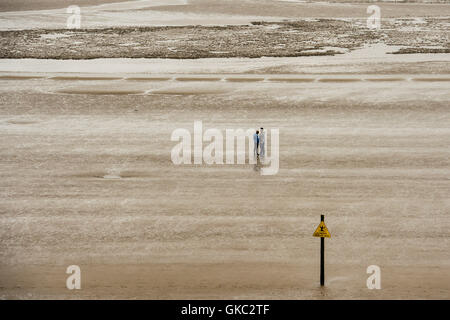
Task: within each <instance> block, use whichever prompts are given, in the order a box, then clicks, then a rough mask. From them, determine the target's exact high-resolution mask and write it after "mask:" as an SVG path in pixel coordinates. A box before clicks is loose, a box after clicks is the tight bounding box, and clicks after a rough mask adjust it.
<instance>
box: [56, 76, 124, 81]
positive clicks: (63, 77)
mask: <svg viewBox="0 0 450 320" xmlns="http://www.w3.org/2000/svg"><path fill="white" fill-rule="evenodd" d="M49 79H51V80H64V81H80V80H83V81H85V80H86V81H96V80H121V79H122V78H121V77H72V76H58V77H51V78H49Z"/></svg>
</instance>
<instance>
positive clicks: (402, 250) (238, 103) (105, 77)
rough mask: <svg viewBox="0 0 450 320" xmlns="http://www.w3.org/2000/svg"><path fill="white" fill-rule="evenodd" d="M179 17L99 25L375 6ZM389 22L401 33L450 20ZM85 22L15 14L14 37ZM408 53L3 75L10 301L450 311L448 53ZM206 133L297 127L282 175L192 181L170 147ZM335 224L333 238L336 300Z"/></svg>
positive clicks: (248, 6)
mask: <svg viewBox="0 0 450 320" xmlns="http://www.w3.org/2000/svg"><path fill="white" fill-rule="evenodd" d="M147 2H152V3H153V4H155V3H157V1H147ZM170 2H171V4H173V6H161V5H158V6H156V7H155V6H153V7H146V6H143V5H142V3H143V2H140V1H139V2H138V1H136V2H133V4H132V5H130V4H107V5H104V6H101V7H95V6H93V7H85V8H83V12H84V13H83V21H84V22H83V23H85V24H84V26H85V27H87V28H99V27H100V28H101V27H105V26H114V27H117V26H126V25H139V26H146V25H187V24H201V25H208V24H214V25H217V24H243V23H244V24H245V23H249V22H250V21H258V20H255V19H263V20H266V21H269V20H271V19H274V20H277V21H279V20H280V16H281V18H286V17H288V18H289V17H291V16H292V15H294V16H295V17H296V18H297V17H298V14H300V13H301V15H302V16H304V17H314V15H316V14H318V13H319V14H320V15H322V14H323V15H325V16H327V17H330V16H336V15H337V16H342V17H347V16H349V15H350V16H356V17H360V15H362V16H363V17H364V16H365V15H366V11H365V10H366V7H367V4H362V5H351V6H350V5H342V4H324V3H322V4H315V5H310V4H289V7H286V6H280V5H274V2H275V1H265V2H264V3H263V4H261V2H260V1H258V5H256V6H255V2H237V1H227V3H229V4H233V5H232V6H226V5H224V3H223V2H220V1H209V2H206V1H189V3H188V5H184V4H180V3H178V2H183V1H175V0H174V1H170ZM4 3H8V2H4ZM39 3H42V2H39ZM61 3H64V2H61ZM90 3H91V4H95V3H94V2H90ZM19 4H20V2H17V3H16V7H15V8H18V6H19ZM380 5H381V6H382V10H383V12H384V13H385V14H386V15H385V17H389V16H404V15H409V17H411V16H412V15H416V14H418V15H420V16H442V14H443V12H446V11H445V10H446V8H447V6H442V5H423V6H422V5H413V4H412V5H409V4H408V5H401V6H394V5H393V4H380ZM236 6H237V7H236ZM325 7H326V8H327V10H324V8H325ZM306 8H309V9H308V10H306ZM343 8H347V9H346V10H344V9H343ZM275 9H276V10H275ZM328 9H329V10H328ZM385 9H386V10H385ZM418 9H420V10H418ZM17 10H21V9H17ZM233 10H239V14H237V12H235V11H233ZM275 14H276V15H277V16H276V17H272V15H275ZM66 19H67V14H66V13H65V10H64V9H56V10H46V11H29V12H8V13H2V14H1V15H0V30H10V29H42V28H64V27H65V21H66ZM414 21H416V22H417V23H418V24H421V21H422V20H421V19H418V20H414ZM442 21H443V23H445V21H446V20H445V19H443V20H442ZM438 29H439V28H438ZM439 31H440V32H442V30H441V29H439ZM43 32H44V31H43ZM430 34H431V33H430ZM411 39H416V37H412V38H408V39H407V40H408V41H409V40H411ZM50 40H52V39H51V38H50ZM125 40H126V39H125ZM439 40H441V38H440V37H439ZM52 41H53V40H52ZM98 44H99V43H98V42H97V43H96V45H98ZM391 44H395V43H391ZM12 47H14V46H12ZM12 47H11V48H12ZM94 47H95V45H94ZM391 49H393V47H389V46H387V45H386V44H383V43H378V44H377V45H375V46H363V47H362V48H361V49H360V50H354V51H352V52H349V53H348V52H347V53H345V54H342V55H336V56H334V57H325V56H324V57H292V58H276V57H270V58H269V57H263V58H259V59H249V58H240V57H236V58H229V59H224V58H212V59H196V60H192V59H185V60H176V59H124V58H118V59H92V60H77V61H71V60H50V59H46V60H39V59H23V60H20V59H0V135H1V137H2V139H1V140H0V158H1V159H2V161H1V166H0V175H1V176H2V179H1V182H0V199H1V201H0V225H1V228H0V298H3V299H11V298H20V299H31V298H36V299H80V298H87V299H118V298H124V299H260V298H267V299H280V298H281V299H346V298H347V299H449V298H450V276H449V275H450V272H449V271H450V252H449V250H448V248H449V246H450V231H449V230H450V217H449V212H450V201H449V199H448V194H449V192H450V129H449V123H450V113H449V110H448V104H449V100H450V93H449V92H450V91H449V90H448V89H449V83H450V81H449V80H450V71H449V55H448V54H442V53H441V54H407V55H404V54H401V55H393V54H387V53H386V52H388V50H391ZM398 49H401V48H396V50H398ZM120 56H121V57H122V55H120ZM197 120H201V121H203V126H204V128H205V129H208V128H217V129H220V130H225V129H237V128H242V129H248V128H256V127H260V126H263V127H265V128H267V129H270V128H278V129H279V130H280V171H279V173H278V174H277V175H273V176H261V175H260V173H259V171H258V170H259V167H258V166H254V165H227V166H222V165H210V166H208V165H182V166H175V165H174V164H173V163H172V162H171V159H170V153H171V149H172V148H173V146H174V145H175V144H176V143H174V142H171V141H170V136H171V133H172V131H173V130H175V129H178V128H186V129H188V130H190V131H191V132H192V130H193V123H194V121H197ZM321 214H325V220H326V223H327V226H328V228H329V230H330V232H331V234H332V238H331V239H327V240H326V287H325V288H322V289H321V288H320V287H319V246H320V241H319V239H317V238H313V237H312V233H313V232H314V230H315V228H316V227H317V225H318V223H319V219H320V215H321ZM69 265H79V266H80V267H81V273H82V284H81V285H82V289H81V290H79V291H76V290H74V291H69V290H68V289H67V288H66V286H65V285H66V279H67V277H68V275H67V274H66V273H65V272H66V268H67V267H68V266H69ZM369 265H378V266H380V268H381V281H382V284H381V286H382V289H381V290H368V289H367V287H366V280H367V277H368V276H369V275H368V274H366V268H367V267H368V266H369Z"/></svg>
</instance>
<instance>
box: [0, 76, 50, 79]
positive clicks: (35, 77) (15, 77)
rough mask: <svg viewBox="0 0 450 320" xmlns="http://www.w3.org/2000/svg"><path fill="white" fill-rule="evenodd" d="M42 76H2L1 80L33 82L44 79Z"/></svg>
mask: <svg viewBox="0 0 450 320" xmlns="http://www.w3.org/2000/svg"><path fill="white" fill-rule="evenodd" d="M42 78H44V77H41V76H0V80H32V79H42Z"/></svg>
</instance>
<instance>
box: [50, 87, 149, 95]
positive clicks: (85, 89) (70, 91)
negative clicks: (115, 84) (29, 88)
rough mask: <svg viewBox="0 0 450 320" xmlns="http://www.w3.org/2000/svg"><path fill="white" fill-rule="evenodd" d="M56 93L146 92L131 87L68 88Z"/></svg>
mask: <svg viewBox="0 0 450 320" xmlns="http://www.w3.org/2000/svg"><path fill="white" fill-rule="evenodd" d="M56 93H66V94H87V95H132V94H144V93H145V91H143V90H129V89H113V90H108V89H95V88H93V89H87V88H68V89H61V90H57V91H56Z"/></svg>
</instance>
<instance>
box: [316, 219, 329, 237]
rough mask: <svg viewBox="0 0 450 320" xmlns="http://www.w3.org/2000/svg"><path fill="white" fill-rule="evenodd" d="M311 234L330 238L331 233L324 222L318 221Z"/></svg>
mask: <svg viewBox="0 0 450 320" xmlns="http://www.w3.org/2000/svg"><path fill="white" fill-rule="evenodd" d="M313 236H314V237H320V238H331V234H330V232H329V231H328V228H327V226H326V225H325V222H323V221H320V224H319V226H318V227H317V229H316V231H314V234H313Z"/></svg>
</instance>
